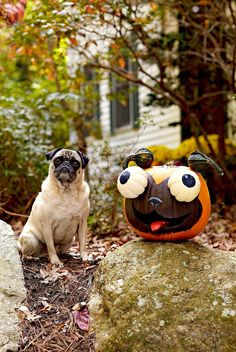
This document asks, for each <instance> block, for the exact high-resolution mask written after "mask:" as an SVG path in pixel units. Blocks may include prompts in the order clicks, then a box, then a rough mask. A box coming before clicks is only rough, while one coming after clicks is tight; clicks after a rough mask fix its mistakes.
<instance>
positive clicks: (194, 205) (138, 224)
mask: <svg viewBox="0 0 236 352" xmlns="http://www.w3.org/2000/svg"><path fill="white" fill-rule="evenodd" d="M191 155H193V157H192V158H191V163H192V165H193V164H194V162H192V159H194V158H196V152H195V154H194V153H193V154H191ZM202 155H204V154H201V156H202ZM204 157H206V156H205V155H204ZM206 158H208V157H206ZM208 159H209V158H208ZM208 159H207V163H208V164H209V160H211V159H209V160H208ZM197 163H198V165H199V164H200V166H201V167H202V164H203V163H202V159H201V162H199V158H197ZM192 165H191V168H190V167H187V166H179V167H176V166H166V165H164V166H152V167H149V168H145V170H143V168H141V167H139V166H131V167H127V168H126V169H125V170H124V171H123V172H122V173H121V174H120V176H119V178H118V181H117V187H118V190H119V191H120V193H121V194H122V195H123V196H124V198H125V201H124V211H125V216H126V220H127V222H128V224H129V225H130V226H131V227H132V228H133V230H134V232H135V233H137V234H138V235H140V236H141V237H143V238H145V239H147V240H153V241H175V240H181V239H189V238H192V237H194V236H196V235H198V234H199V233H200V232H201V231H202V230H203V228H204V227H205V225H206V224H207V222H208V219H209V216H210V210H211V203H210V196H209V192H208V188H207V185H206V182H205V180H204V179H203V177H202V176H201V174H199V173H198V172H195V171H193V167H192ZM221 171H222V170H221Z"/></svg>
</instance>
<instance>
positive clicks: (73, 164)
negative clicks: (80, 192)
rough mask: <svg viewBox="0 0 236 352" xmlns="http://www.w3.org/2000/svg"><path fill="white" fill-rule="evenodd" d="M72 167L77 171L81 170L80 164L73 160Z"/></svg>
mask: <svg viewBox="0 0 236 352" xmlns="http://www.w3.org/2000/svg"><path fill="white" fill-rule="evenodd" d="M71 165H72V166H73V167H74V168H75V169H79V168H80V162H79V161H78V160H75V159H73V160H72V162H71Z"/></svg>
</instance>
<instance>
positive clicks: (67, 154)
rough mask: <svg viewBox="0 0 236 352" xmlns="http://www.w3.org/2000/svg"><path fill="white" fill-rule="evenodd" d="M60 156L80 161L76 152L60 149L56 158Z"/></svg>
mask: <svg viewBox="0 0 236 352" xmlns="http://www.w3.org/2000/svg"><path fill="white" fill-rule="evenodd" d="M58 156H64V157H65V158H66V159H72V158H75V159H77V160H79V161H80V159H81V158H80V155H79V153H78V152H77V151H75V150H71V149H60V150H59V151H58V152H57V153H56V154H55V155H54V157H58ZM54 157H53V158H54Z"/></svg>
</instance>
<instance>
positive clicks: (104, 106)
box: [100, 79, 181, 149]
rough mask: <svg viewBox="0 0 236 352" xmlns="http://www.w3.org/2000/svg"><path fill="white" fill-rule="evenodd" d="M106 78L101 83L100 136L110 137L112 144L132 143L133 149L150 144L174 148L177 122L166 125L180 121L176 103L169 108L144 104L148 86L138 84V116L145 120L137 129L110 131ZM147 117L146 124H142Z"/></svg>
mask: <svg viewBox="0 0 236 352" xmlns="http://www.w3.org/2000/svg"><path fill="white" fill-rule="evenodd" d="M108 93H109V82H108V79H104V80H103V81H102V82H101V84H100V96H101V100H100V123H101V129H102V135H103V139H106V140H108V141H109V143H110V146H111V147H118V146H120V147H122V146H124V147H127V146H133V148H134V149H137V148H141V147H145V146H146V147H147V146H151V145H165V146H168V147H170V148H175V147H177V146H178V145H179V143H180V141H181V133H180V125H178V126H175V127H170V126H168V124H169V123H175V122H178V121H180V111H179V108H178V107H177V106H174V105H172V106H171V107H169V108H160V107H150V106H148V107H147V106H145V99H146V97H147V93H148V90H147V89H146V88H145V87H139V90H138V96H139V118H140V119H141V120H143V121H144V125H142V126H141V127H140V128H139V129H134V128H131V127H125V128H122V129H120V130H117V131H116V132H115V133H114V135H111V116H110V114H111V112H110V100H109V99H108V98H107V94H108ZM145 120H147V121H148V122H147V124H145Z"/></svg>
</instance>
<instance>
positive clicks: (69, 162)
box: [19, 148, 90, 266]
mask: <svg viewBox="0 0 236 352" xmlns="http://www.w3.org/2000/svg"><path fill="white" fill-rule="evenodd" d="M46 157H47V160H49V173H48V176H47V178H46V179H45V180H44V182H43V183H42V187H41V192H40V193H39V194H38V196H37V197H36V199H35V201H34V204H33V206H32V210H31V213H30V216H29V218H28V221H27V222H26V224H25V226H24V228H23V230H22V233H21V235H20V237H19V243H20V245H19V247H20V249H21V252H22V254H23V255H24V256H36V257H40V256H44V255H46V254H47V253H48V255H49V258H50V261H51V263H52V264H54V265H59V266H61V265H62V263H61V261H60V260H59V258H58V255H60V254H63V253H65V252H66V251H67V250H68V249H69V248H70V247H71V245H72V242H73V238H74V236H75V239H76V241H78V242H79V248H80V255H81V258H82V260H83V261H86V260H87V254H86V248H85V246H86V235H87V217H88V214H89V207H90V204H89V186H88V184H87V182H85V181H84V168H85V167H86V165H87V164H88V161H89V159H88V158H87V157H86V156H85V155H84V154H82V153H81V152H80V151H74V150H70V149H62V148H58V149H56V150H53V151H51V152H49V153H47V154H46Z"/></svg>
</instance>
